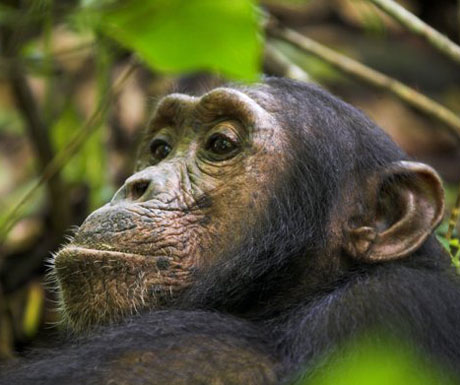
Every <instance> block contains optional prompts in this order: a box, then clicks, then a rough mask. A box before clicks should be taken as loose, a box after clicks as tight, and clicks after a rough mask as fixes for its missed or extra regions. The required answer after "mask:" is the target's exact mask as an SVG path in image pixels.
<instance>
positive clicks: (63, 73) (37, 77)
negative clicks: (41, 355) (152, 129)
mask: <svg viewBox="0 0 460 385" xmlns="http://www.w3.org/2000/svg"><path fill="white" fill-rule="evenodd" d="M398 3H399V4H401V5H402V6H403V7H404V8H405V9H407V10H408V11H410V12H411V13H412V14H413V15H416V16H417V17H418V18H420V19H421V20H423V21H424V22H425V23H427V24H428V25H430V26H431V27H433V28H434V29H436V30H437V31H439V32H440V33H442V34H444V35H445V36H447V37H448V38H449V39H450V40H451V41H452V42H454V43H456V44H458V42H459V38H460V27H459V26H460V2H458V1H457V0H438V1H430V0H401V1H398ZM279 26H284V27H285V28H288V29H289V30H294V31H297V32H298V33H300V34H301V35H302V36H306V37H308V38H309V39H313V40H314V41H316V42H320V43H321V44H323V45H325V46H327V47H329V48H331V49H333V50H334V52H336V53H337V54H339V55H346V56H347V57H351V58H353V59H354V60H356V61H358V62H361V63H363V64H365V65H366V66H369V67H371V68H373V69H375V70H377V71H379V72H381V73H384V74H386V75H388V76H390V77H391V78H394V79H397V80H399V81H400V82H402V83H405V84H406V85H408V86H409V87H411V88H412V89H414V90H415V91H418V92H419V93H422V94H424V95H426V96H427V97H428V98H429V99H430V100H433V101H436V103H439V104H441V105H442V106H444V107H446V108H447V109H448V110H449V112H450V113H451V114H452V116H453V118H452V119H451V122H450V123H449V122H448V123H446V120H443V119H439V117H437V116H436V114H433V113H432V112H429V111H428V112H427V111H423V108H417V106H415V107H414V104H413V103H412V104H411V103H410V101H409V102H408V100H404V98H401V95H399V96H398V94H397V93H396V94H395V93H394V92H391V91H388V90H387V89H384V88H382V87H375V85H372V84H371V82H369V81H368V80H365V79H360V76H359V75H354V76H351V75H350V74H349V73H348V74H347V73H345V72H343V70H341V69H340V68H338V67H337V65H336V64H334V63H331V62H330V61H328V60H327V59H325V58H324V57H321V55H318V54H315V53H312V52H308V50H305V49H299V47H296V46H295V45H294V44H292V42H288V41H287V40H286V39H283V38H282V37H281V38H280V36H277V34H276V33H275V34H273V33H271V32H270V31H271V29H273V28H274V29H276V28H278V27H279ZM275 36H277V37H275ZM262 73H265V74H268V75H276V76H290V77H294V78H297V79H301V80H308V81H313V82H316V83H319V84H320V85H322V86H323V87H325V88H327V89H328V90H330V91H331V92H333V93H334V94H336V95H338V96H339V97H341V98H343V99H344V100H346V101H347V102H349V103H351V104H352V105H354V106H357V107H358V108H360V109H362V110H363V111H365V112H366V113H367V114H368V115H369V116H370V117H371V118H372V119H373V120H375V121H376V122H377V123H378V124H379V125H380V126H381V127H382V128H384V129H385V130H386V131H387V132H388V133H389V134H390V135H391V136H392V137H393V139H394V140H395V141H396V142H397V143H398V144H399V145H400V146H401V147H402V148H403V149H405V150H406V151H407V152H408V153H409V154H410V155H411V156H412V157H414V158H415V159H417V160H420V161H423V162H426V163H428V164H430V165H431V166H433V167H434V168H435V169H436V170H437V171H438V172H439V173H440V174H441V176H442V178H443V180H444V182H445V186H446V191H447V203H448V208H449V209H451V208H452V207H453V205H454V202H455V199H456V194H457V191H458V185H459V183H460V125H459V123H458V122H460V117H459V113H460V59H459V61H458V62H456V61H455V60H452V58H449V57H448V56H447V55H445V54H443V53H442V52H440V51H439V49H436V47H435V46H433V44H430V43H429V42H427V40H426V39H424V38H423V37H421V36H417V35H415V34H413V33H411V32H410V31H408V28H406V27H404V26H402V25H401V24H400V23H399V22H397V21H396V20H395V19H394V18H393V17H390V16H389V15H388V14H386V13H385V12H383V11H381V10H380V9H378V8H377V7H376V6H375V5H374V4H373V2H372V1H366V0H265V1H261V2H256V1H253V0H215V1H214V0H188V1H184V0H128V1H114V0H28V1H26V0H11V1H8V0H1V1H0V359H7V358H10V357H13V356H16V355H18V354H19V355H20V354H21V353H22V352H23V351H24V349H28V348H29V347H31V346H48V345H50V344H52V343H53V341H54V340H55V339H56V335H57V331H58V329H59V327H58V326H57V322H58V318H59V317H58V314H57V312H56V302H55V300H56V297H55V293H54V292H53V290H52V289H51V288H49V287H48V286H47V285H46V279H45V274H46V272H47V269H48V268H47V260H48V259H49V258H50V257H51V255H52V253H53V252H55V251H56V250H57V249H58V247H59V245H60V244H62V243H63V242H65V241H66V237H68V236H69V235H71V233H72V226H78V225H79V224H80V223H81V222H82V221H83V219H84V218H85V217H86V216H87V215H88V213H89V212H91V211H92V210H94V209H95V208H97V207H98V206H100V205H102V204H104V203H106V202H107V201H108V200H109V199H110V198H111V196H112V194H113V193H114V191H116V189H117V188H118V187H119V186H120V185H121V184H122V182H123V181H124V180H125V178H126V177H127V176H129V175H130V173H131V170H132V169H133V164H134V160H135V154H136V145H137V143H138V142H139V140H140V138H141V135H142V130H143V127H144V126H145V124H146V121H147V120H148V118H149V114H150V112H151V110H152V107H153V106H154V105H155V103H156V101H157V100H158V99H159V98H160V97H161V96H163V95H165V94H166V93H168V92H171V91H181V92H187V93H190V94H200V93H202V92H205V91H206V90H207V89H209V88H210V87H213V86H216V85H219V84H221V83H222V82H225V81H227V80H232V81H255V80H257V79H258V78H259V77H260V75H261V74H262ZM411 97H412V96H410V97H409V99H410V98H411ZM436 106H438V105H437V104H436ZM455 119H457V121H455ZM456 124H457V125H458V126H456ZM455 127H456V128H455ZM449 212H450V210H448V211H447V213H449ZM457 226H458V225H457ZM446 231H447V220H446V223H444V224H443V225H442V226H441V228H440V230H439V232H440V235H441V237H442V236H443V234H445V232H446ZM456 237H458V227H457V230H455V231H454V233H453V236H452V241H451V245H452V246H455V244H454V243H455V239H456ZM453 242H454V243H453ZM457 245H458V239H457ZM457 251H458V248H457V249H455V247H454V249H453V251H452V253H453V256H455V255H454V254H456V253H457ZM457 254H458V253H457ZM457 262H458V255H457Z"/></svg>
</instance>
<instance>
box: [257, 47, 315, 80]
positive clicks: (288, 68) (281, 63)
mask: <svg viewBox="0 0 460 385" xmlns="http://www.w3.org/2000/svg"><path fill="white" fill-rule="evenodd" d="M264 64H265V66H266V67H268V69H269V70H270V71H271V72H272V73H276V74H278V75H279V76H285V77H287V78H291V79H296V80H301V81H304V82H307V81H311V79H310V76H309V75H308V73H307V72H305V71H304V70H303V69H302V68H300V67H299V66H298V65H297V64H295V63H293V62H292V61H291V60H289V58H288V57H286V55H284V54H283V53H282V52H280V50H279V49H277V48H276V47H275V46H274V45H273V44H270V42H266V44H265V60H264Z"/></svg>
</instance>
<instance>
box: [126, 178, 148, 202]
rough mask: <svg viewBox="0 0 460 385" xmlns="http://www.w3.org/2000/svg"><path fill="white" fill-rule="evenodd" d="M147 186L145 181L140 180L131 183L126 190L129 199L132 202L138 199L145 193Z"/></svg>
mask: <svg viewBox="0 0 460 385" xmlns="http://www.w3.org/2000/svg"><path fill="white" fill-rule="evenodd" d="M149 184H150V183H149V182H147V181H145V180H140V181H136V182H133V183H131V185H130V186H129V190H128V192H129V197H130V198H131V199H132V200H133V201H136V200H138V199H140V198H141V197H142V196H143V195H144V194H145V192H146V191H147V188H148V187H149Z"/></svg>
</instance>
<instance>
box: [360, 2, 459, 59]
mask: <svg viewBox="0 0 460 385" xmlns="http://www.w3.org/2000/svg"><path fill="white" fill-rule="evenodd" d="M368 1H370V2H371V3H373V4H374V5H376V6H377V7H378V8H380V9H381V10H382V11H383V12H385V13H387V14H388V15H390V16H391V17H392V18H394V19H396V20H397V21H399V23H401V24H402V25H403V26H405V27H406V28H407V29H409V30H410V31H411V32H413V33H414V34H416V35H419V36H422V37H424V38H425V39H426V40H427V41H428V42H430V43H431V45H433V47H435V48H436V49H438V50H439V51H440V52H442V53H443V54H444V55H446V56H448V57H450V58H451V59H452V60H454V61H456V62H457V63H459V64H460V47H459V46H458V45H457V44H455V43H454V42H453V41H452V40H450V39H449V38H447V37H446V36H444V35H443V34H441V33H439V32H438V31H436V30H435V29H434V28H432V27H430V26H429V25H428V24H426V23H424V22H423V21H422V20H420V19H419V18H418V17H417V16H415V15H413V14H412V13H410V12H409V11H408V10H406V9H405V8H404V7H402V6H400V5H399V4H398V3H396V2H394V1H393V0H368Z"/></svg>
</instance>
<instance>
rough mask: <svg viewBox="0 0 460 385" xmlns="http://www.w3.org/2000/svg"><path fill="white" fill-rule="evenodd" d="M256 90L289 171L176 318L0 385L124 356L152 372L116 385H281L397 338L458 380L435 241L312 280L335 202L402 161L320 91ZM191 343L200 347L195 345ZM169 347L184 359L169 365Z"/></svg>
mask: <svg viewBox="0 0 460 385" xmlns="http://www.w3.org/2000/svg"><path fill="white" fill-rule="evenodd" d="M266 84H268V85H269V86H270V88H265V87H266V86H262V88H263V89H266V90H268V92H270V93H272V94H273V95H274V96H275V97H276V98H277V100H278V101H279V110H278V111H276V112H275V114H276V116H277V118H278V120H279V122H280V123H281V125H282V126H283V128H284V129H286V130H288V134H289V137H290V141H291V152H289V153H287V154H286V157H288V158H289V164H290V165H291V167H290V169H289V170H287V172H286V174H285V175H284V176H283V178H282V183H280V184H279V185H278V186H277V187H276V189H275V191H273V195H272V199H271V202H270V204H269V205H268V207H267V210H266V216H265V218H264V219H263V220H262V221H261V223H260V226H259V227H257V228H254V229H248V233H247V239H246V240H245V241H244V242H242V243H241V244H240V245H238V246H236V247H235V248H234V249H233V250H228V251H226V252H225V255H223V256H222V258H221V259H220V261H221V262H220V263H219V264H218V265H216V266H214V267H213V268H211V269H210V271H206V272H198V273H197V281H196V284H195V285H194V286H193V287H192V288H191V289H190V290H188V292H187V293H186V294H185V295H184V296H183V297H182V298H181V300H180V302H178V303H177V304H176V305H175V306H174V307H175V308H176V309H175V310H168V311H157V312H151V313H149V314H145V315H143V316H140V317H137V318H134V319H131V320H128V321H127V322H126V323H124V324H123V325H119V326H113V327H109V328H105V329H103V330H100V331H98V332H97V333H95V334H94V335H92V336H90V337H85V338H83V339H78V340H76V342H74V343H73V344H72V345H70V346H68V347H66V348H63V349H62V350H59V351H55V352H51V353H49V354H43V353H40V356H39V357H38V358H37V359H34V360H32V361H29V362H27V363H25V364H22V365H21V366H20V367H19V368H13V369H11V370H10V371H9V372H8V373H7V374H6V375H3V376H2V378H1V379H0V383H1V384H56V383H66V384H92V383H95V384H96V383H101V382H100V381H101V378H105V376H106V374H107V373H109V372H111V371H112V370H113V368H114V367H116V366H117V365H118V366H119V365H121V367H123V365H124V364H123V362H122V363H120V359H119V357H120V356H122V355H123V354H126V353H127V352H153V353H155V357H156V359H155V360H154V364H152V362H151V361H149V362H148V363H145V362H137V363H134V364H130V365H126V367H123V368H124V369H123V371H122V373H123V375H121V376H119V377H117V378H116V381H115V382H113V383H130V384H137V383H138V384H162V383H165V384H166V383H177V384H179V383H181V384H182V383H184V384H200V383H206V381H205V380H204V379H205V378H206V376H212V375H213V374H214V375H217V376H220V377H221V378H223V381H224V382H223V383H226V384H233V383H238V382H234V380H232V379H231V376H227V374H228V373H229V372H232V371H235V370H236V371H238V370H241V371H242V372H243V371H245V370H246V369H248V370H249V372H251V374H250V375H249V377H247V378H246V380H245V381H247V383H252V384H268V383H272V382H275V383H289V382H291V381H292V380H293V379H294V378H295V377H296V376H297V375H298V374H299V373H301V372H302V371H305V370H306V373H307V374H308V373H309V372H310V371H311V369H312V368H314V365H315V364H316V363H317V362H318V360H319V359H321V358H322V357H323V355H324V354H326V353H331V352H333V351H335V350H337V349H339V348H340V346H341V345H342V343H344V342H346V341H347V340H348V339H350V338H352V337H355V336H359V335H360V334H361V333H365V332H366V331H368V330H385V332H386V333H389V334H390V335H393V336H395V337H397V338H404V340H405V341H406V342H407V343H412V344H413V345H414V346H416V347H417V348H419V349H422V350H423V351H425V352H426V354H427V356H428V357H433V358H435V359H437V360H439V361H440V362H441V363H442V364H443V365H445V366H446V367H448V368H449V369H451V370H452V371H453V372H455V373H457V374H460V327H459V322H460V286H459V284H458V279H457V277H455V276H454V274H453V273H452V271H451V270H452V269H451V268H450V262H449V259H448V257H447V256H446V254H445V253H444V252H443V251H442V249H441V247H440V245H439V244H438V243H437V241H436V240H435V238H434V236H433V235H432V236H431V237H430V238H428V240H427V241H426V242H425V243H424V244H423V245H422V247H420V248H419V250H418V251H417V252H415V253H414V254H413V255H411V256H410V257H408V258H406V259H403V260H400V261H396V262H389V263H383V264H372V265H369V264H364V263H363V264H361V263H357V262H353V261H352V260H351V259H350V258H348V257H347V255H345V254H343V255H342V258H343V260H344V261H345V263H344V267H343V269H341V270H340V271H329V270H328V269H327V264H326V265H325V266H326V267H324V268H319V267H318V263H319V262H318V261H321V260H322V259H324V258H327V257H328V250H329V241H330V236H331V234H330V233H329V230H328V229H329V228H330V227H329V225H330V223H331V221H334V220H335V218H338V216H340V214H341V213H342V209H343V206H344V203H343V202H342V198H341V197H343V195H344V194H343V192H344V191H345V192H346V191H353V192H354V193H356V194H357V196H358V197H359V196H360V194H361V187H360V186H362V185H363V184H364V181H365V180H366V179H367V178H369V176H370V175H371V174H372V173H375V172H376V171H378V170H379V169H381V168H383V167H384V166H385V165H387V164H389V163H391V162H393V161H395V160H401V159H406V155H405V154H404V153H403V152H402V151H401V150H400V149H398V148H397V146H396V145H395V144H394V143H393V142H392V141H391V140H390V139H389V137H388V136H387V135H386V134H385V133H384V132H383V131H382V130H381V129H380V128H378V127H377V126H376V125H375V124H374V123H372V122H371V121H370V120H369V119H367V118H366V117H365V116H364V115H363V114H362V113H360V112H359V111H357V110H356V109H354V108H353V107H351V106H349V105H347V104H346V103H344V102H341V101H340V100H338V99H336V98H334V97H332V96H331V95H329V94H328V93H326V92H324V91H322V90H321V89H319V88H317V87H314V86H311V85H306V84H303V83H298V82H294V81H288V80H283V79H267V81H266ZM305 127H310V128H311V132H310V134H308V135H306V131H305ZM358 201H359V198H358ZM195 337H197V338H202V337H204V338H205V340H206V341H207V342H206V343H203V344H202V345H196V342H194V341H195V339H194V338H195ZM179 347H182V348H184V347H185V348H184V349H185V351H183V352H179V353H177V349H176V348H179ZM189 348H190V349H189ZM240 349H241V350H243V351H248V352H250V354H253V355H254V357H255V358H256V361H257V360H259V359H260V361H261V366H260V368H259V367H258V366H257V365H256V364H251V365H252V366H251V365H249V366H250V367H249V368H248V367H247V366H245V363H244V362H241V361H239V360H238V357H235V355H237V353H235V352H236V351H239V350H240ZM179 350H180V349H179ZM174 352H175V353H174ZM264 360H268V361H270V362H272V364H270V365H272V366H271V369H272V370H273V372H274V373H275V374H276V376H277V380H273V379H271V378H269V373H268V374H267V370H266V366H264V362H265V361H264ZM268 361H267V362H268ZM179 362H180V364H179ZM204 363H206V365H207V366H206V365H205V366H206V367H204V366H203V365H204ZM209 368H210V369H209ZM142 369H145V370H142ZM267 376H268V377H267ZM248 378H249V380H248ZM181 381H182V382H181Z"/></svg>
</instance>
